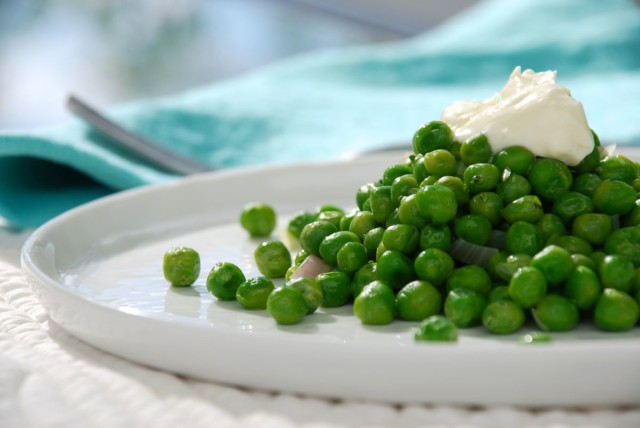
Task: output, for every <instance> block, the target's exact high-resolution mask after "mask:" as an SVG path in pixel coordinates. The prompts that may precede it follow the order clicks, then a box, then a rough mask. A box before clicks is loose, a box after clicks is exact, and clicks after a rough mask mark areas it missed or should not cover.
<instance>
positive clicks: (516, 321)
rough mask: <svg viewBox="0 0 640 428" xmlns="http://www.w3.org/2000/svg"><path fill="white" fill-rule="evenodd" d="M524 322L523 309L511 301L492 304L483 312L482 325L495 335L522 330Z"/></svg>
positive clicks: (499, 301)
mask: <svg viewBox="0 0 640 428" xmlns="http://www.w3.org/2000/svg"><path fill="white" fill-rule="evenodd" d="M524 321H525V315H524V311H523V310H522V308H521V307H520V306H518V305H517V304H516V303H514V302H511V301H509V300H498V301H495V302H491V303H489V304H488V305H487V306H486V308H485V309H484V311H483V312H482V325H483V326H484V328H486V329H487V331H489V332H490V333H494V334H510V333H514V332H516V331H518V330H520V328H521V327H522V325H523V324H524Z"/></svg>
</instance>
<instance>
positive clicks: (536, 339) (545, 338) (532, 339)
mask: <svg viewBox="0 0 640 428" xmlns="http://www.w3.org/2000/svg"><path fill="white" fill-rule="evenodd" d="M551 341H552V339H551V336H549V335H548V334H547V333H542V332H540V331H532V332H530V333H526V334H524V335H522V337H521V338H520V343H522V344H525V345H530V344H537V343H549V342H551Z"/></svg>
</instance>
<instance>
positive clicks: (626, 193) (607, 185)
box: [593, 180, 637, 215]
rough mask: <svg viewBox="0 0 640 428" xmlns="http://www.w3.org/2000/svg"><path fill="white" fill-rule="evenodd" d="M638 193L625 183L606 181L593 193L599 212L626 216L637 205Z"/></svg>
mask: <svg viewBox="0 0 640 428" xmlns="http://www.w3.org/2000/svg"><path fill="white" fill-rule="evenodd" d="M636 197H637V196H636V191H635V189H634V188H633V187H631V186H630V185H629V184H627V183H625V182H623V181H617V180H604V181H603V182H602V183H600V185H599V186H598V187H597V188H596V190H595V192H593V205H594V206H595V208H596V210H597V211H598V212H601V213H604V214H610V215H615V214H619V215H624V214H626V213H628V212H629V211H631V210H632V209H633V207H634V206H635V203H636Z"/></svg>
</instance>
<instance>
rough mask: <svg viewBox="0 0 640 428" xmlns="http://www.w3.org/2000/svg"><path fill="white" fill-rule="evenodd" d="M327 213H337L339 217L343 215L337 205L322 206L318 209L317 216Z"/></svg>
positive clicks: (342, 211)
mask: <svg viewBox="0 0 640 428" xmlns="http://www.w3.org/2000/svg"><path fill="white" fill-rule="evenodd" d="M327 211H337V212H338V213H340V214H341V215H344V210H343V209H342V208H340V207H339V206H337V205H332V204H324V205H320V206H319V207H318V214H320V213H323V212H327Z"/></svg>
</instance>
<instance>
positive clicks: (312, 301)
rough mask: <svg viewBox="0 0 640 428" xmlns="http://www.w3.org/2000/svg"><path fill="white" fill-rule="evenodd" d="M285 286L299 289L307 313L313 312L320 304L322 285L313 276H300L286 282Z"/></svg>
mask: <svg viewBox="0 0 640 428" xmlns="http://www.w3.org/2000/svg"><path fill="white" fill-rule="evenodd" d="M286 286H287V287H291V288H296V289H298V290H300V292H301V293H302V297H303V298H304V302H305V305H306V306H307V314H312V313H314V312H315V311H316V309H318V306H320V305H321V304H322V287H321V285H320V284H318V281H316V280H315V278H309V277H306V276H301V277H298V278H296V279H294V280H292V281H289V282H287V284H286Z"/></svg>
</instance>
